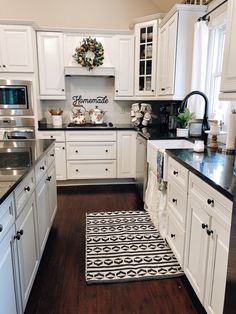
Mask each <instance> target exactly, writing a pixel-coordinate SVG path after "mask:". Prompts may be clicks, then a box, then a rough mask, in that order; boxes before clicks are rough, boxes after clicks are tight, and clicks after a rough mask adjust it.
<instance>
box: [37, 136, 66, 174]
mask: <svg viewBox="0 0 236 314" xmlns="http://www.w3.org/2000/svg"><path fill="white" fill-rule="evenodd" d="M38 138H40V139H54V140H56V143H55V162H56V179H57V180H66V179H67V173H66V143H65V140H66V136H65V132H64V131H38Z"/></svg>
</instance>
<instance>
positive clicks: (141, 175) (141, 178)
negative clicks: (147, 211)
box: [135, 134, 147, 201]
mask: <svg viewBox="0 0 236 314" xmlns="http://www.w3.org/2000/svg"><path fill="white" fill-rule="evenodd" d="M136 156H137V157H136V182H135V184H136V188H137V191H138V194H139V196H140V197H141V199H142V200H143V201H144V197H145V190H146V186H147V139H146V138H144V137H143V136H142V135H140V134H137V138H136Z"/></svg>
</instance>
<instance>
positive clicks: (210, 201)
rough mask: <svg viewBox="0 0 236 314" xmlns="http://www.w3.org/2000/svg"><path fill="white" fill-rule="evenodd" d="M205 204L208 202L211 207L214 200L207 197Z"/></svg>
mask: <svg viewBox="0 0 236 314" xmlns="http://www.w3.org/2000/svg"><path fill="white" fill-rule="evenodd" d="M207 204H208V205H211V206H212V207H213V206H214V200H212V199H210V198H208V200H207Z"/></svg>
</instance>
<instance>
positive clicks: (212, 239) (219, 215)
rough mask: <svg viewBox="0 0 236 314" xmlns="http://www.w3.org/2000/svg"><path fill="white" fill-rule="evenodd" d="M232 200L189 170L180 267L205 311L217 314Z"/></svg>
mask: <svg viewBox="0 0 236 314" xmlns="http://www.w3.org/2000/svg"><path fill="white" fill-rule="evenodd" d="M231 214H232V202H230V201H229V200H228V199H226V198H225V197H224V196H222V195H221V194H219V193H218V192H217V191H215V190H214V189H212V188H211V187H210V186H208V185H207V184H206V183H205V182H203V181H202V180H201V179H199V178H198V177H196V176H195V175H193V174H190V180H189V200H188V215H187V232H186V249H185V267H184V271H185V274H186V276H187V277H188V279H189V281H190V283H191V285H192V287H193V289H194V290H195V292H196V294H197V296H198V297H199V300H200V301H201V302H202V304H203V305H204V307H205V309H206V311H207V313H212V314H213V313H214V314H221V313H223V307H224V295H225V285H226V276H227V264H228V250H229V238H230V225H231Z"/></svg>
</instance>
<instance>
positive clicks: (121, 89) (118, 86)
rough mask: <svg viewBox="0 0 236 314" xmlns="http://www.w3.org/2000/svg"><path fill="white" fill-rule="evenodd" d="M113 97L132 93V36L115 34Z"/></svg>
mask: <svg viewBox="0 0 236 314" xmlns="http://www.w3.org/2000/svg"><path fill="white" fill-rule="evenodd" d="M114 46H115V48H116V52H115V54H116V58H115V59H116V71H115V97H120V96H121V97H123V96H127V97H129V96H133V95H134V36H133V35H117V36H115V45H114Z"/></svg>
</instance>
